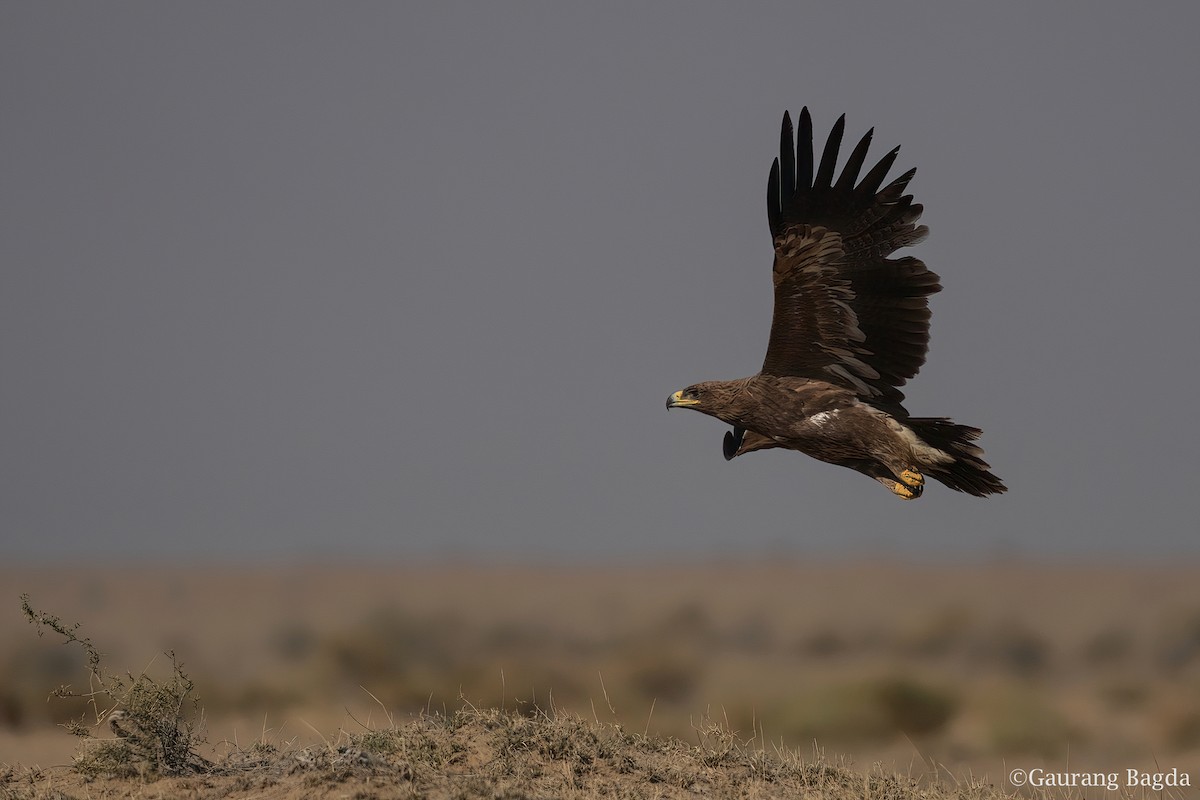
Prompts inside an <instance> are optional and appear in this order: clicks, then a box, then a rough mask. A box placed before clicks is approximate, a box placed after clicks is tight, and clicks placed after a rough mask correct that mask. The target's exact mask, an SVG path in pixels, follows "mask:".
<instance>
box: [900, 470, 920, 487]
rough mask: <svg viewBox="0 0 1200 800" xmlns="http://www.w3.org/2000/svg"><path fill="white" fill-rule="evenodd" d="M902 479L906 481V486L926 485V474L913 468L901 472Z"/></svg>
mask: <svg viewBox="0 0 1200 800" xmlns="http://www.w3.org/2000/svg"><path fill="white" fill-rule="evenodd" d="M900 480H902V481H904V485H905V486H908V487H909V488H912V489H915V488H917V487H918V486H924V485H925V476H924V475H922V474H921V473H919V472H917V471H916V470H912V469H906V470H904V471H903V472H901V473H900Z"/></svg>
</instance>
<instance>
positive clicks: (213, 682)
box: [0, 562, 1200, 774]
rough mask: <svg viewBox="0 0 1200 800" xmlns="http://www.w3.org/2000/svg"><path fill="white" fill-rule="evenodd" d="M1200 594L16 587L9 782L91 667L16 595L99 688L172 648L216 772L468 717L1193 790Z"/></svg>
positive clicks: (197, 579) (120, 572)
mask: <svg viewBox="0 0 1200 800" xmlns="http://www.w3.org/2000/svg"><path fill="white" fill-rule="evenodd" d="M1196 574H1197V568H1196V565H1178V566H1172V567H1141V568H1126V567H1116V566H1082V565H1069V566H1030V565H1024V564H1013V563H1005V564H993V565H983V566H979V565H976V566H913V565H904V564H895V563H832V564H801V563H790V562H789V563H775V564H762V563H753V564H747V563H734V562H727V563H710V564H701V565H680V566H670V565H653V566H640V567H636V568H628V567H616V566H610V567H594V568H585V567H533V566H531V567H497V568H491V567H484V566H478V565H461V564H459V565H420V566H414V565H372V566H327V565H321V566H314V565H307V566H288V567H254V568H225V567H215V566H214V567H189V568H183V567H161V568H160V567H153V566H148V567H122V568H113V567H105V568H81V567H71V568H51V567H26V568H17V567H13V566H11V565H7V566H4V567H0V585H3V586H4V587H5V589H6V590H7V591H6V592H5V593H6V594H7V595H8V596H9V598H10V600H9V602H10V606H9V609H8V611H2V610H0V690H2V691H3V692H7V694H6V695H0V699H4V702H5V703H7V706H6V707H7V708H9V709H10V711H9V712H6V714H7V717H6V718H5V719H3V720H0V763H14V762H19V763H22V764H27V765H28V764H41V765H53V764H60V765H61V764H67V763H69V762H70V759H71V755H72V753H73V752H75V749H76V747H77V742H76V741H75V740H73V739H72V738H71V737H69V736H68V735H66V734H65V733H64V732H63V731H62V730H61V729H56V728H55V727H54V721H55V719H54V718H55V716H56V715H57V716H59V717H61V716H62V714H63V712H62V711H61V710H60V711H55V710H54V703H53V702H51V703H46V701H45V697H46V694H47V693H48V692H49V690H50V689H52V688H53V687H54V686H55V685H57V684H58V683H60V682H69V683H72V685H74V686H77V687H78V686H80V685H84V684H85V683H86V672H85V671H83V670H82V657H81V655H80V654H78V653H74V652H73V651H72V650H71V649H70V648H63V647H62V646H61V645H60V644H58V643H53V642H52V641H51V640H50V639H43V640H40V641H39V639H38V637H37V636H36V634H35V632H34V629H33V628H32V627H31V626H29V625H28V623H27V622H26V621H25V620H24V619H23V618H22V615H21V613H20V609H19V601H18V595H19V594H21V593H22V592H27V593H29V594H30V595H31V597H32V600H33V603H34V605H35V606H36V607H38V608H40V609H44V610H47V611H50V612H52V613H54V614H57V615H59V616H60V617H62V618H63V619H64V620H66V621H69V622H74V621H78V622H80V623H81V624H82V625H83V629H82V630H83V633H84V634H85V635H88V636H90V637H91V638H92V639H93V640H94V641H95V642H96V643H97V645H98V647H99V649H100V650H101V651H103V652H104V653H105V654H106V657H107V658H108V659H109V661H110V667H111V668H115V669H119V670H127V671H130V672H133V673H138V672H140V671H141V670H143V669H145V668H147V667H149V668H150V670H151V672H153V671H154V670H155V669H159V668H161V666H162V665H163V663H164V659H163V658H162V657H161V656H160V655H158V654H159V653H161V652H162V651H163V650H167V649H171V650H174V651H175V652H176V653H177V654H178V655H179V657H180V659H181V660H182V661H183V662H184V664H185V667H186V669H187V670H188V671H189V674H191V675H192V676H193V677H194V678H196V680H197V684H198V687H199V692H200V696H201V702H202V704H203V706H204V708H205V712H206V714H207V730H208V738H209V745H210V747H211V748H213V750H214V751H215V750H218V749H220V747H221V743H222V741H225V740H230V741H237V742H238V743H239V745H245V744H246V743H247V742H252V741H254V740H258V739H264V740H270V741H272V742H275V743H289V744H291V743H295V744H297V745H301V744H307V743H313V742H320V741H321V740H322V737H326V738H328V737H333V736H336V735H338V731H340V730H346V731H353V730H362V729H363V728H364V726H365V727H372V726H376V725H379V724H381V723H382V722H384V721H385V720H386V719H387V716H388V714H392V715H394V716H395V717H396V718H400V719H404V718H408V716H407V715H411V714H412V713H415V712H418V711H420V710H421V709H422V708H431V709H433V710H439V709H443V708H445V709H447V710H451V711H452V710H453V709H454V708H457V707H460V706H461V703H462V701H463V698H466V700H468V701H470V702H473V703H475V704H477V705H479V706H480V707H485V706H492V705H495V706H501V705H503V706H505V707H508V708H510V709H512V708H531V707H533V706H534V705H535V704H536V705H537V706H538V707H542V708H548V707H557V708H560V709H564V710H567V711H570V712H574V713H577V714H580V715H581V716H584V717H587V718H595V719H597V720H600V721H603V722H612V721H615V722H618V723H620V724H622V725H624V726H625V727H626V728H628V729H631V730H638V731H644V732H646V733H649V734H652V735H653V734H660V735H674V736H680V737H684V738H686V737H688V736H690V735H694V727H695V721H696V720H697V719H699V718H701V717H703V716H704V715H706V714H707V715H709V716H715V717H719V718H721V719H723V720H725V721H727V722H728V724H729V725H730V727H732V728H734V729H737V730H740V731H742V732H744V733H749V732H751V731H755V732H756V734H755V735H758V734H762V735H764V736H765V737H766V739H767V740H769V741H779V742H782V743H783V744H784V745H786V746H790V747H803V748H811V747H812V746H813V745H812V742H813V740H814V739H816V740H817V741H818V743H819V745H820V746H822V747H825V748H828V749H829V750H830V751H831V752H835V753H845V752H852V753H854V761H855V762H856V763H858V764H860V765H869V764H871V763H872V762H873V761H875V760H879V759H884V760H887V761H888V762H889V763H891V764H893V765H895V766H896V768H897V769H899V770H900V771H904V770H905V769H906V768H907V767H908V765H910V764H911V763H913V762H914V760H915V761H916V762H917V763H926V762H929V761H936V762H938V763H940V764H943V765H945V767H946V768H947V769H948V770H950V771H952V772H956V773H959V774H961V773H962V772H963V771H966V770H979V769H990V770H992V771H995V770H997V769H999V767H1000V765H1001V764H1003V763H1005V762H1004V759H1005V758H1009V759H1011V758H1017V759H1024V760H1025V761H1027V762H1029V763H1031V764H1032V763H1035V762H1036V763H1039V764H1041V763H1051V764H1053V763H1062V762H1063V761H1065V760H1066V759H1067V758H1069V759H1070V760H1071V762H1072V763H1076V764H1088V763H1093V764H1099V765H1101V766H1106V767H1107V766H1111V767H1113V768H1118V767H1121V768H1123V767H1124V766H1125V765H1126V764H1130V765H1133V764H1135V763H1136V764H1145V763H1154V762H1155V761H1156V760H1157V761H1158V762H1159V763H1164V762H1165V763H1168V764H1178V765H1179V766H1181V767H1186V768H1193V771H1195V768H1200V760H1198V758H1197V755H1198V753H1200V696H1198V694H1197V692H1196V687H1197V686H1200V581H1196V580H1195V577H1194V576H1195V575H1196ZM896 686H899V687H900V688H899V689H897V688H896ZM889 692H890V693H891V694H889ZM897 692H898V693H899V694H898V695H897ZM896 696H898V697H899V698H900V700H899V701H895V700H894V697H896ZM880 697H882V698H885V700H886V702H885V701H878V702H877V698H880ZM914 697H915V699H913V698H914ZM887 698H893V699H887ZM377 699H378V700H379V702H377V701H376V700H377ZM880 703H883V704H882V705H880ZM897 703H899V705H897ZM914 703H915V704H916V705H915V706H914ZM897 709H898V710H897ZM881 714H882V716H881ZM931 714H932V717H930V715H931ZM889 715H891V716H889ZM939 715H940V716H939ZM930 720H932V721H930ZM889 726H891V727H889ZM897 726H898V727H899V728H904V729H905V730H903V731H901V730H899V729H898V727H897ZM913 726H924V729H927V730H926V732H925V733H923V734H920V735H914V734H911V733H909V732H908V731H909V729H910V728H911V727H913ZM101 732H103V729H101ZM1068 754H1069V755H1068Z"/></svg>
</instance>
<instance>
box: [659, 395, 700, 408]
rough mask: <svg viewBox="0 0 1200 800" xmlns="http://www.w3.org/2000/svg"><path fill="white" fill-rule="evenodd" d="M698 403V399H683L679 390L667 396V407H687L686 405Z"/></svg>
mask: <svg viewBox="0 0 1200 800" xmlns="http://www.w3.org/2000/svg"><path fill="white" fill-rule="evenodd" d="M698 405H700V401H699V400H693V399H691V398H688V399H686V400H685V399H684V397H683V392H682V391H679V392H676V393H675V394H673V395H671V396H670V397H668V398H667V408H687V407H688V406H698Z"/></svg>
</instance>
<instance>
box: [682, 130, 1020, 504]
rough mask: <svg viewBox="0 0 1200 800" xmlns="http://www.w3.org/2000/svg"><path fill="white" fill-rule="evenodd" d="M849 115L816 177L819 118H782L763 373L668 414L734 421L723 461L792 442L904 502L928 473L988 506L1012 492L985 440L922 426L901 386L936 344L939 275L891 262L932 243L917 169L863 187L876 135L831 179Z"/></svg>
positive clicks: (774, 170) (912, 262) (876, 170)
mask: <svg viewBox="0 0 1200 800" xmlns="http://www.w3.org/2000/svg"><path fill="white" fill-rule="evenodd" d="M845 120H846V117H845V115H844V114H843V115H842V116H841V117H840V118H838V121H837V122H836V123H835V124H834V126H833V129H832V130H831V131H830V133H829V139H828V140H827V141H826V143H825V149H824V151H823V152H822V154H821V161H820V163H819V164H817V166H816V174H815V175H814V173H813V129H812V117H811V116H810V115H809V113H808V109H807V108H805V109H804V110H802V111H801V112H800V117H799V122H798V127H799V131H798V137H797V138H796V140H795V142H793V129H792V120H791V117H790V116H789V115H788V114H787V112H784V115H783V129H782V132H781V134H780V141H779V158H777V159H776V160H775V163H774V164H772V165H771V174H770V177H769V179H768V181H767V220H768V222H769V223H770V227H771V236H772V239H773V242H774V246H775V264H774V270H773V276H774V282H775V314H774V319H773V320H772V322H771V336H770V340H769V342H768V345H767V356H766V359H765V360H764V361H763V365H762V370H761V371H760V372H759V373H758V374H757V375H754V376H751V377H749V378H742V379H741V380H733V381H706V382H704V383H697V384H694V385H692V386H689V387H687V388H686V389H683V390H681V391H678V392H675V393H674V394H673V395H671V397H670V398H669V399H668V400H667V408H691V409H694V410H696V411H700V412H702V413H705V414H708V415H710V416H713V417H716V418H717V419H719V420H721V421H722V422H725V423H728V424H729V425H732V426H733V430H732V431H731V432H726V434H725V442H724V451H725V458H726V459H733V458H736V457H737V456H740V455H743V454H745V453H750V452H753V451H755V450H764V449H767V448H770V447H785V448H788V449H790V450H799V451H800V452H802V453H806V454H808V455H810V456H812V457H813V458H817V459H819V460H821V461H826V462H829V463H831V464H838V465H840V466H843V467H849V468H850V469H853V470H857V471H858V472H861V473H863V474H864V475H869V476H870V477H872V478H874V479H875V480H877V481H879V482H880V483H882V484H883V485H884V486H886V487H887V488H888V489H890V490H891V491H892V492H893V493H895V494H896V495H899V496H900V497H902V498H905V499H909V500H911V499H914V498H917V497H920V496H921V492H922V490H923V489H924V485H925V478H924V476H925V475H928V476H930V477H932V478H935V479H936V480H938V481H940V482H941V483H944V484H945V485H946V486H949V487H950V488H951V489H955V490H957V491H960V492H967V493H968V494H972V495H975V496H977V497H983V496H985V495H989V494H996V493H999V492H1003V491H1005V486H1004V484H1003V483H1002V482H1001V481H1000V479H999V478H997V477H996V476H995V475H993V474H992V473H991V472H989V471H988V464H987V462H985V461H984V460H983V451H982V450H981V449H980V448H979V447H978V446H976V445H975V444H974V442H975V440H976V439H978V438H979V435H980V433H981V431H980V430H979V429H978V428H972V427H969V426H967V425H957V424H955V423H953V422H951V421H950V420H949V419H946V418H944V417H912V416H909V414H908V412H907V411H906V410H905V409H904V406H903V405H902V403H903V400H904V394H903V393H902V392H901V391H900V387H901V386H903V385H904V383H905V381H907V380H908V379H909V378H911V377H913V376H914V375H916V374H917V371H918V370H919V369H920V368H921V365H922V364H924V363H925V354H926V352H927V351H928V349H929V302H928V298H929V295H931V294H934V293H935V292H938V291H940V290H941V288H942V287H941V284H940V283H939V282H938V281H939V278H938V276H937V275H936V274H934V273H933V272H931V271H929V269H927V268H926V266H925V264H924V263H923V262H921V261H920V260H919V259H916V258H913V257H912V256H902V257H899V258H889V256H890V255H891V254H892V253H893V252H895V251H896V250H898V249H899V248H901V247H909V246H911V245H915V244H917V243H918V242H920V241H921V240H922V239H924V238H925V235H926V234H927V233H928V230H929V229H928V228H926V227H925V226H924V225H921V226H919V227H918V226H917V225H916V221H917V219H918V218H920V216H921V211H922V207H921V205H920V204H918V203H914V202H913V198H912V195H908V194H904V190H905V188H906V187H907V186H908V182H909V181H910V180H912V177H913V175H914V174H915V173H916V170H915V169H910V170H909V171H908V172H905V173H904V174H903V175H901V176H900V177H898V178H896V179H895V180H893V181H892V182H891V183H889V184H888V185H887V186H884V187H883V188H882V189H880V188H879V187H880V186H881V185H882V184H883V181H884V178H885V177H886V176H887V173H888V170H890V169H891V167H892V163H893V162H894V161H895V160H896V154H897V153H898V152H899V150H900V148H899V147H897V148H895V149H893V150H891V151H890V152H889V153H888V154H887V155H885V156H884V157H883V158H882V159H880V161H879V163H878V164H876V165H875V166H874V167H873V168H872V169H871V170H870V171H869V172H867V174H866V176H865V177H864V178H863V179H862V180H861V181H860V180H858V174H859V171H860V170H861V169H862V167H863V162H864V161H865V159H866V157H867V149H868V148H869V147H870V144H871V137H872V135H873V134H874V129H873V128H872V129H871V130H869V131H867V133H866V135H865V136H863V137H862V139H861V140H859V142H858V144H857V145H856V146H855V148H854V150H853V151H852V152H851V153H850V156H849V158H848V159H847V160H846V164H845V166H844V167H843V168H842V173H841V175H840V176H839V177H838V178H837V180H836V182H835V181H834V171H835V167H836V164H837V159H838V151H839V150H840V148H841V142H842V133H843V131H844V129H845Z"/></svg>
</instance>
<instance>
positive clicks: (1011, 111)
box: [0, 2, 1200, 561]
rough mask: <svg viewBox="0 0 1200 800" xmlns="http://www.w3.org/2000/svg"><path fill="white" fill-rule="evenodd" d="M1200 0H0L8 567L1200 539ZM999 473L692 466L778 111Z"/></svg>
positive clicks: (740, 305)
mask: <svg viewBox="0 0 1200 800" xmlns="http://www.w3.org/2000/svg"><path fill="white" fill-rule="evenodd" d="M1198 25H1200V11H1198V10H1197V7H1196V6H1195V5H1193V4H1183V3H1178V4H1168V3H1162V4H1130V3H1111V2H1110V3H1091V2H1088V3H1042V2H1037V3H990V4H982V3H970V4H967V3H953V2H946V3H936V4H933V3H924V4H907V3H906V4H899V3H895V4H892V3H887V4H884V3H879V4H859V3H819V4H811V5H803V4H799V3H786V4H775V5H745V4H726V5H725V6H724V7H720V8H716V7H708V6H705V7H701V4H696V3H641V2H638V3H627V4H618V3H593V4H590V5H582V4H574V3H562V4H559V3H537V4H511V3H496V4H492V3H471V4H453V3H447V2H437V3H428V4H423V5H420V4H416V3H319V4H304V3H254V4H243V3H189V4H184V3H150V2H145V3H104V4H91V3H69V4H64V3H51V2H38V3H15V2H7V3H4V4H3V5H2V6H0V93H2V94H0V115H2V119H3V122H2V123H0V159H2V162H0V269H2V274H0V364H2V370H0V420H3V428H2V430H0V436H2V439H0V454H2V455H0V525H2V527H3V530H2V536H3V541H2V545H0V558H7V559H13V558H18V559H20V558H39V559H45V558H55V557H66V558H70V559H72V560H80V559H90V558H95V557H104V558H109V559H124V558H129V557H134V556H137V557H149V558H174V557H188V558H208V559H225V558H234V557H253V558H270V559H276V558H297V559H305V558H312V557H324V556H329V557H345V558H362V557H387V558H399V559H403V558H408V557H412V558H421V559H426V558H430V557H443V556H461V557H467V558H475V559H480V560H486V559H504V560H506V561H522V560H527V559H537V560H553V559H558V558H564V557H571V558H589V559H593V558H603V559H624V558H635V559H636V558H645V557H653V558H673V557H686V558H689V559H694V558H706V557H709V556H716V555H722V554H730V553H733V554H740V555H744V556H746V557H750V558H754V557H762V556H763V555H767V554H771V553H794V554H798V555H800V556H804V555H829V554H842V553H846V554H865V553H879V554H883V555H888V556H901V557H913V558H943V557H960V556H962V557H973V556H981V557H988V556H990V555H994V554H997V553H1003V554H1020V555H1027V556H1030V557H1070V558H1074V557H1112V556H1131V557H1144V558H1170V557H1175V556H1182V555H1190V556H1195V555H1200V535H1197V528H1198V526H1197V522H1196V518H1197V514H1196V495H1197V492H1198V490H1200V466H1198V465H1197V460H1196V452H1197V450H1198V447H1200V435H1198V433H1197V424H1198V423H1197V412H1196V403H1197V393H1198V391H1200V377H1198V375H1197V367H1198V366H1200V358H1198V356H1197V348H1196V346H1197V344H1198V343H1200V321H1198V318H1200V314H1198V313H1197V303H1198V301H1200V269H1198V267H1197V264H1196V240H1197V225H1198V220H1197V217H1198V212H1200V200H1198V199H1197V186H1198V184H1200V156H1198V155H1197V154H1198V152H1200V145H1198V144H1197V142H1198V141H1200V110H1198V107H1200V104H1198V103H1197V102H1196V90H1195V82H1196V78H1197V76H1198V75H1200V55H1197V51H1198V48H1197V47H1196V43H1195V32H1196V30H1197V26H1198ZM805 104H807V105H808V106H809V107H810V109H811V110H812V113H813V117H814V120H815V125H816V128H817V131H818V133H817V136H818V137H820V138H822V139H823V137H824V136H825V134H826V133H827V131H828V128H829V126H830V125H831V124H832V123H833V121H834V119H836V117H837V116H838V114H841V113H842V112H846V114H847V126H848V127H847V137H848V138H852V139H857V137H858V136H859V135H861V133H862V132H863V131H865V130H866V128H868V127H871V126H875V127H876V138H875V147H874V149H873V150H872V155H873V156H876V157H877V156H879V155H882V154H883V153H884V152H885V151H886V149H887V148H889V147H891V146H892V145H894V144H902V145H903V149H902V150H901V154H900V158H899V160H898V162H897V165H896V166H897V169H896V173H897V174H898V172H899V170H900V169H906V168H908V167H910V166H916V167H918V173H917V177H916V179H915V180H914V181H913V183H912V184H911V186H910V189H911V191H912V192H913V193H914V194H915V195H916V197H917V200H918V202H921V203H923V204H924V205H925V209H926V210H925V215H924V217H923V219H922V222H924V223H926V224H928V225H929V226H930V228H931V236H930V238H929V239H928V240H927V241H926V242H925V243H924V244H922V245H920V246H919V248H918V249H917V250H915V251H912V252H913V254H914V255H919V256H920V257H921V258H923V259H924V260H925V261H926V262H927V263H928V264H929V265H930V267H931V268H932V269H934V270H935V271H937V272H938V273H940V274H941V275H942V281H943V284H944V285H945V287H946V288H945V291H943V292H942V293H941V294H939V295H937V296H936V297H934V298H933V301H932V307H933V311H934V317H933V341H932V347H931V351H930V355H929V361H928V363H927V364H926V366H925V368H924V369H923V370H922V372H921V374H920V375H919V376H917V378H916V379H915V380H914V381H913V382H912V383H911V384H910V386H909V388H908V398H909V402H908V407H909V409H910V411H911V412H912V413H914V414H917V415H931V416H932V415H949V416H952V417H954V418H955V419H956V420H958V421H960V422H964V423H968V424H973V425H977V426H979V427H982V428H983V429H984V430H985V434H984V438H983V444H984V446H985V448H986V450H987V454H988V458H989V460H990V461H991V463H992V464H993V466H994V468H995V471H996V472H997V474H999V475H1000V476H1002V477H1003V478H1004V479H1005V480H1006V482H1007V483H1008V486H1009V487H1010V492H1009V494H1007V495H1005V496H1002V497H997V498H992V499H988V500H980V499H976V498H972V497H968V496H966V495H960V494H957V493H954V492H951V491H950V490H948V489H945V488H943V487H941V486H940V485H934V486H931V487H930V488H929V490H928V491H927V492H926V493H925V496H924V497H923V498H922V499H921V500H919V501H917V502H912V503H905V502H902V501H899V500H898V499H897V498H895V497H894V496H892V495H891V494H890V493H888V492H887V491H886V490H884V489H883V488H881V487H880V486H879V485H878V484H876V483H875V482H874V481H871V480H869V479H867V478H865V477H863V476H861V475H859V474H857V473H854V472H852V471H850V470H845V469H840V468H836V467H831V466H828V465H825V464H821V463H818V462H816V461H813V460H811V459H808V458H806V457H804V456H801V455H799V454H796V453H789V452H785V451H772V452H767V453H757V454H754V455H751V456H747V457H745V458H741V459H738V460H737V461H735V462H733V463H726V462H725V461H724V459H723V458H722V456H721V437H722V433H723V430H724V426H722V425H721V424H719V423H718V422H716V421H715V420H712V419H710V418H707V417H704V416H702V415H700V414H695V413H690V412H685V411H674V412H669V413H668V412H667V411H666V410H665V409H664V407H663V404H664V402H665V399H666V397H667V395H668V394H669V393H671V392H672V391H674V390H676V389H679V388H682V387H683V386H685V385H687V384H690V383H693V382H696V381H699V380H704V379H717V378H734V377H741V376H745V375H749V374H752V373H754V372H756V371H757V369H758V367H759V365H760V364H761V361H762V355H763V352H764V350H765V347H766V336H767V330H768V327H769V323H770V313H771V281H770V277H769V275H770V261H771V243H770V237H769V234H768V231H767V222H766V207H765V190H766V180H767V172H768V169H769V167H770V164H771V160H772V158H773V157H774V156H775V155H776V150H777V142H778V135H779V132H778V126H779V119H780V116H781V115H782V113H783V110H784V109H785V108H789V109H791V110H792V112H793V113H795V112H796V111H798V110H799V108H800V107H801V106H802V105H805Z"/></svg>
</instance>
